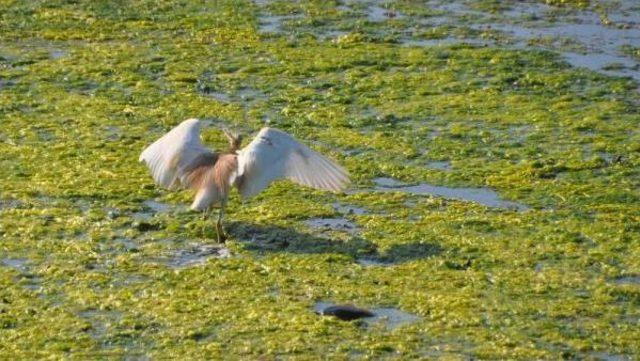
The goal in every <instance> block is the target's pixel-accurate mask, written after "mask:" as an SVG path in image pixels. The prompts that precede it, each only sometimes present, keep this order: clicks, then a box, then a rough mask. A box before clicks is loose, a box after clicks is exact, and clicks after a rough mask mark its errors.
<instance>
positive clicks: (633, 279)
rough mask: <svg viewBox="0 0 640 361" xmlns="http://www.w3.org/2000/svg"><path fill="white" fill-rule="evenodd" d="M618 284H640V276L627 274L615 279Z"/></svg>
mask: <svg viewBox="0 0 640 361" xmlns="http://www.w3.org/2000/svg"><path fill="white" fill-rule="evenodd" d="M613 282H614V283H615V284H618V285H636V286H640V276H625V277H620V278H616V279H615V280H613Z"/></svg>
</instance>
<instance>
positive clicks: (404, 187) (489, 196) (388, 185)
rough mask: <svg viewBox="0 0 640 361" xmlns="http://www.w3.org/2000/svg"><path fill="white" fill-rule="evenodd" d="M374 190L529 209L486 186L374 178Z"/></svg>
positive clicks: (521, 209)
mask: <svg viewBox="0 0 640 361" xmlns="http://www.w3.org/2000/svg"><path fill="white" fill-rule="evenodd" d="M374 182H375V183H376V187H375V190H377V191H380V192H405V193H410V194H416V195H432V196H437V197H443V198H448V199H457V200H462V201H470V202H475V203H480V204H483V205H485V206H488V207H494V208H503V209H514V210H517V211H525V210H527V209H529V207H527V206H526V205H524V204H521V203H517V202H512V201H505V200H502V199H500V196H499V195H498V193H496V192H495V191H493V190H491V189H488V188H452V187H445V186H434V185H430V184H427V183H420V184H415V185H410V184H406V183H403V182H400V181H398V180H396V179H393V178H384V177H383V178H376V179H374Z"/></svg>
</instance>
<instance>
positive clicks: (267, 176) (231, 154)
mask: <svg viewBox="0 0 640 361" xmlns="http://www.w3.org/2000/svg"><path fill="white" fill-rule="evenodd" d="M223 132H224V134H225V135H226V136H227V138H228V140H229V150H228V151H226V152H222V153H214V152H212V151H211V150H209V149H207V148H205V147H204V146H203V145H202V144H201V143H200V122H199V121H198V120H197V119H187V120H185V121H184V122H182V123H181V124H179V125H178V126H176V127H175V128H173V129H172V130H171V131H170V132H169V133H167V134H165V135H164V136H163V137H161V138H160V139H158V140H157V141H155V142H154V143H153V144H151V145H150V146H148V147H147V148H146V149H145V150H144V151H143V152H142V154H141V155H140V161H141V162H144V163H145V164H146V165H147V166H148V167H149V169H150V170H151V175H152V176H153V179H154V180H155V181H156V183H158V184H159V185H161V186H163V187H165V188H169V189H176V188H186V189H191V190H193V191H195V193H196V194H195V198H194V200H193V204H191V209H194V210H198V211H203V212H205V215H206V212H207V211H208V210H209V209H211V207H212V206H214V205H216V204H219V205H220V213H219V214H218V222H217V223H216V230H217V234H218V241H222V240H224V238H225V235H224V232H223V230H222V224H221V222H222V217H223V214H224V208H225V205H226V202H227V199H228V197H229V192H230V191H231V188H232V187H234V186H235V187H237V188H238V190H239V192H240V194H241V195H242V196H243V197H251V196H253V195H255V194H257V193H259V192H260V191H261V190H263V189H264V188H266V187H268V186H269V184H270V183H271V182H273V181H275V180H277V179H281V178H287V179H290V180H292V181H294V182H296V183H298V184H302V185H306V186H311V187H314V188H318V189H325V190H330V191H340V190H342V189H344V188H345V187H346V186H347V184H348V183H349V177H348V174H347V172H346V171H345V170H344V169H342V168H341V167H340V166H339V165H337V164H335V163H334V162H332V161H331V160H329V159H327V158H326V157H324V156H323V155H321V154H319V153H317V152H315V151H313V150H312V149H310V148H308V147H306V146H305V145H303V144H301V143H299V142H298V141H296V140H295V139H294V138H293V137H291V136H290V135H289V134H287V133H285V132H282V131H280V130H277V129H272V128H263V129H262V130H261V131H260V132H259V133H258V135H257V136H256V137H255V138H254V139H253V140H252V141H251V143H250V144H249V145H248V146H246V147H245V148H243V149H242V150H239V148H240V144H241V142H242V137H241V136H239V135H237V134H232V133H231V132H229V131H227V130H226V129H223Z"/></svg>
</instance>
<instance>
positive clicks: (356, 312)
mask: <svg viewBox="0 0 640 361" xmlns="http://www.w3.org/2000/svg"><path fill="white" fill-rule="evenodd" d="M320 314H321V315H323V316H335V317H337V318H339V319H341V320H344V321H351V320H356V319H358V318H364V317H374V316H375V315H374V314H373V313H372V312H371V311H368V310H365V309H362V308H358V307H356V306H352V305H336V306H329V307H327V308H325V309H324V310H322V311H321V312H320Z"/></svg>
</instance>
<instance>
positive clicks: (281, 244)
mask: <svg viewBox="0 0 640 361" xmlns="http://www.w3.org/2000/svg"><path fill="white" fill-rule="evenodd" d="M227 231H228V233H229V234H230V235H232V236H233V237H234V238H235V239H236V240H238V241H240V242H242V243H243V244H244V248H245V249H246V250H249V251H252V252H258V253H271V252H286V253H297V254H319V253H337V254H343V255H347V256H351V257H353V258H354V259H356V260H368V261H371V262H376V263H380V264H397V263H403V262H409V261H412V260H416V259H424V258H429V257H434V256H437V255H439V254H441V253H442V252H443V249H442V247H440V246H439V245H437V244H434V243H424V242H414V243H402V244H395V245H392V246H390V247H388V248H385V250H384V251H380V250H379V249H378V246H377V245H376V244H375V243H373V242H371V241H368V240H366V239H364V238H362V237H359V236H352V237H350V238H349V239H347V240H340V239H331V238H328V237H321V236H317V235H314V234H309V233H304V232H299V231H297V230H294V229H291V228H285V227H279V226H271V225H262V224H250V223H241V222H235V223H231V224H228V226H227Z"/></svg>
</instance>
